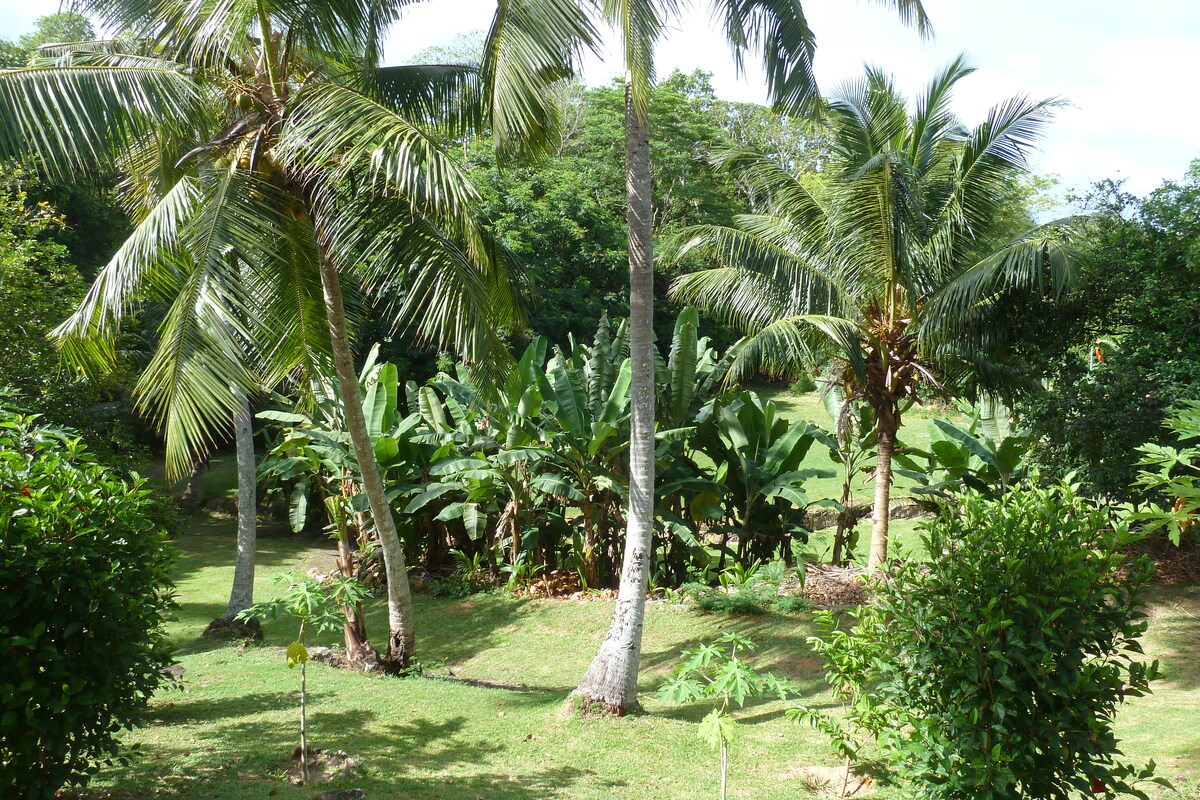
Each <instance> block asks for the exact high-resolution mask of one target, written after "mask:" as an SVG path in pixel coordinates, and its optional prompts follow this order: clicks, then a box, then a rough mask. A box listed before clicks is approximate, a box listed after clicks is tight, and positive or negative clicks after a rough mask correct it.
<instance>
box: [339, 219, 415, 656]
mask: <svg viewBox="0 0 1200 800" xmlns="http://www.w3.org/2000/svg"><path fill="white" fill-rule="evenodd" d="M318 238H319V234H318ZM317 249H318V258H319V260H320V268H321V288H322V290H323V292H324V294H325V313H326V315H327V316H328V317H329V339H330V345H331V348H332V350H333V363H334V367H335V370H336V372H337V378H338V384H339V385H340V386H341V390H342V407H343V408H344V410H345V414H346V428H347V430H348V432H349V434H350V440H351V442H352V444H353V446H354V457H355V459H356V460H357V461H358V470H359V474H360V475H361V476H362V486H363V491H364V492H366V495H367V501H368V503H369V504H370V507H371V518H372V520H373V521H374V523H375V532H376V534H377V535H378V536H379V546H380V550H381V551H382V553H383V568H384V572H385V574H386V575H387V590H388V646H387V663H388V665H389V667H390V668H392V669H404V668H406V667H407V666H408V665H409V663H410V662H411V660H412V657H413V649H414V646H415V644H416V637H415V634H414V631H413V604H412V592H411V590H410V589H409V585H408V570H407V569H406V568H405V565H404V547H403V545H401V543H400V536H399V535H398V534H397V533H396V523H395V521H394V520H393V519H392V510H391V508H390V507H389V505H388V501H387V496H386V495H385V494H384V490H383V479H382V478H381V476H380V474H379V462H378V461H376V460H375V449H374V448H373V447H372V446H371V437H370V434H369V433H368V432H367V422H366V418H365V417H364V416H363V410H362V400H361V398H359V396H358V376H357V375H356V374H355V372H354V359H353V357H352V356H351V354H350V338H349V336H348V334H347V332H346V311H345V305H344V303H343V300H342V286H341V280H340V277H339V275H338V270H337V265H336V264H335V263H334V257H333V254H332V253H330V252H329V249H328V247H327V246H326V244H325V243H324V242H321V241H318V245H317Z"/></svg>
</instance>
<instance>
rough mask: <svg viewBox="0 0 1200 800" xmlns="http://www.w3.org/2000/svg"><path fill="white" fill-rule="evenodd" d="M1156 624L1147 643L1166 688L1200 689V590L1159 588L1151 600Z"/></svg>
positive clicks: (1156, 588) (1149, 653)
mask: <svg viewBox="0 0 1200 800" xmlns="http://www.w3.org/2000/svg"><path fill="white" fill-rule="evenodd" d="M1147 606H1148V609H1147V610H1148V612H1149V613H1150V614H1151V616H1152V618H1153V620H1152V622H1151V623H1150V631H1149V633H1148V634H1147V635H1146V639H1147V640H1149V642H1150V643H1151V647H1148V648H1147V651H1148V653H1147V655H1148V657H1150V658H1158V659H1159V667H1160V669H1161V670H1162V675H1163V677H1162V681H1161V684H1159V685H1161V686H1162V687H1163V688H1166V687H1170V688H1171V689H1180V690H1183V691H1190V690H1194V689H1200V659H1197V658H1196V653H1197V652H1200V587H1196V586H1155V587H1153V588H1152V589H1151V590H1150V592H1149V594H1148V597H1147Z"/></svg>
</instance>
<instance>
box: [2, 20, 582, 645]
mask: <svg viewBox="0 0 1200 800" xmlns="http://www.w3.org/2000/svg"><path fill="white" fill-rule="evenodd" d="M406 5H407V3H406V2H404V1H403V0H390V1H389V0H322V1H321V2H316V1H315V0H314V1H313V2H305V1H304V0H300V1H297V0H230V2H222V3H207V2H201V3H159V2H145V0H79V2H77V3H76V6H77V10H79V11H82V12H87V13H90V14H92V15H93V16H95V17H96V18H97V20H98V21H99V22H100V23H101V27H102V28H103V29H105V30H110V31H119V32H120V36H119V38H117V39H115V40H112V41H106V42H96V43H86V44H79V45H67V46H54V47H50V48H46V49H44V50H43V52H42V53H41V57H40V58H38V59H35V61H34V63H33V66H31V67H29V68H25V69H16V70H9V71H3V72H0V157H17V158H21V159H24V160H26V161H28V162H30V163H32V164H34V165H35V166H37V167H38V168H39V169H42V170H44V171H46V172H49V173H51V174H55V175H58V176H67V175H71V174H73V173H77V172H88V171H91V170H94V169H96V168H97V167H110V166H111V165H114V164H115V165H116V166H118V167H119V168H120V169H121V170H123V172H124V173H125V174H126V175H127V176H128V177H127V179H126V181H125V183H124V186H123V189H124V194H125V198H126V201H127V204H128V207H129V208H130V210H131V213H132V216H133V217H134V221H135V223H136V228H135V230H134V232H133V233H132V234H131V236H130V237H129V239H128V240H127V241H126V242H125V243H124V244H123V245H122V246H121V248H120V249H119V250H118V252H117V253H116V255H115V256H114V257H113V259H112V261H111V262H110V263H109V264H108V265H107V266H106V267H105V268H104V270H102V272H101V273H100V275H99V276H98V277H97V279H96V282H95V284H94V285H93V286H92V289H91V291H90V292H89V294H88V295H87V297H86V298H85V300H84V302H83V303H82V305H81V306H80V308H79V310H78V311H77V312H76V314H74V315H73V316H72V317H71V318H70V319H69V320H67V322H66V323H64V324H63V326H62V327H61V328H60V329H59V330H58V332H57V334H58V336H59V340H60V342H61V344H62V346H63V349H64V352H65V353H66V355H67V356H68V357H69V358H71V359H72V360H74V361H76V362H77V363H102V364H103V363H111V361H112V359H113V358H114V353H115V345H114V343H115V341H116V336H117V334H118V332H119V329H120V324H121V321H122V319H123V317H124V316H125V315H126V314H127V313H129V311H130V310H131V309H133V308H135V307H136V306H137V304H138V303H139V302H140V301H141V300H144V299H146V298H156V299H164V300H166V301H168V302H170V304H171V305H170V311H169V313H168V314H167V316H166V318H165V321H164V322H163V324H162V327H161V329H160V345H159V347H158V349H157V350H156V352H155V355H154V358H153V359H152V361H151V362H150V364H149V366H148V367H147V369H146V370H145V372H144V373H143V375H142V377H141V379H140V381H139V384H138V390H139V393H140V396H141V401H140V402H141V405H142V407H143V408H144V409H145V410H146V411H147V412H149V414H150V415H151V416H152V417H153V418H154V419H155V420H156V422H157V423H158V424H159V425H160V426H161V427H162V429H163V430H164V432H165V435H166V439H167V455H168V468H169V473H171V474H173V475H178V474H180V473H182V472H183V471H184V470H185V469H186V468H187V466H188V465H189V464H190V463H191V456H192V455H193V454H194V453H196V452H199V451H202V450H203V449H204V448H205V447H206V446H207V445H208V443H210V442H211V441H213V440H214V439H215V438H217V437H218V436H222V435H223V434H224V433H225V432H226V431H227V430H228V427H229V425H230V423H231V420H232V419H233V418H234V416H235V414H236V413H237V406H238V390H240V391H241V392H245V393H246V394H248V395H251V396H252V395H253V394H254V393H255V392H256V391H257V387H258V386H260V385H265V386H274V385H276V384H278V383H279V382H281V381H283V380H285V379H287V378H289V377H294V376H296V375H298V374H308V375H316V374H320V373H322V372H323V371H326V370H327V368H328V365H329V364H330V363H332V365H333V371H334V372H335V374H336V376H337V380H338V383H339V384H340V385H341V386H342V387H344V390H343V392H342V400H343V403H344V407H345V418H346V423H347V428H348V429H349V433H350V435H351V439H352V441H353V445H354V452H355V455H356V458H357V461H358V467H359V470H360V475H361V482H362V486H363V490H364V493H365V494H366V495H367V498H368V500H369V505H370V509H371V516H372V520H373V522H374V525H375V528H376V533H377V535H378V537H379V540H380V544H381V549H382V552H383V557H384V563H385V570H386V573H387V578H388V622H389V641H388V650H387V652H388V660H389V661H390V662H391V663H392V664H394V665H395V666H397V667H402V666H404V665H405V664H407V662H408V661H409V659H410V658H411V656H412V650H413V642H414V637H413V625H412V603H411V597H410V595H409V589H408V579H407V573H406V570H405V565H404V554H403V549H402V548H401V545H400V540H399V537H398V536H397V534H396V528H395V524H394V521H393V519H392V515H391V510H390V508H389V507H388V502H387V499H386V496H385V495H384V489H383V484H382V481H381V480H380V475H379V469H378V464H377V461H376V458H375V454H374V451H373V450H372V446H371V442H370V438H369V436H368V434H367V431H366V427H365V423H364V418H363V413H362V407H361V402H360V400H359V397H358V394H357V392H356V391H355V389H354V387H355V386H356V382H355V371H354V363H353V358H352V353H351V346H350V323H349V321H348V319H347V314H348V312H347V303H346V302H345V292H346V288H344V286H343V284H345V286H346V287H349V288H350V289H352V290H354V291H355V292H356V293H357V294H358V295H361V297H363V298H364V299H366V300H380V301H387V302H388V303H390V304H389V305H388V306H387V307H386V308H387V311H388V312H389V313H390V314H391V315H392V317H393V319H394V322H395V324H396V325H398V326H412V327H413V328H415V330H416V331H418V332H419V333H420V334H422V335H424V336H426V337H428V338H429V339H432V340H434V341H436V342H443V343H452V344H454V345H455V346H457V347H458V349H459V350H460V351H461V352H462V353H463V355H464V357H465V358H466V359H467V360H468V361H470V362H472V363H474V364H477V365H479V367H480V369H481V370H485V371H486V370H488V369H489V368H490V369H493V370H494V369H495V364H496V361H495V356H496V355H497V354H498V353H500V352H501V350H502V348H501V347H500V342H499V340H498V338H497V336H496V333H495V329H496V324H497V322H498V321H499V320H501V319H503V318H505V317H507V316H512V315H513V314H515V313H516V311H517V303H516V299H515V297H514V295H513V294H512V292H511V291H510V289H509V278H510V274H509V266H508V264H507V262H506V260H505V259H504V258H503V255H502V253H500V252H499V250H498V249H497V248H496V247H494V246H493V245H492V243H491V242H490V241H489V240H488V238H487V236H486V234H485V232H484V231H483V230H482V229H481V228H480V227H479V225H478V224H477V223H476V221H475V220H474V218H473V217H472V214H471V210H472V209H471V206H472V203H473V202H474V200H475V193H474V190H473V188H472V187H471V185H470V183H469V182H468V180H467V179H466V177H465V175H464V173H463V172H462V171H461V170H460V169H459V168H458V167H457V166H456V165H455V164H454V163H453V161H452V160H451V159H450V158H448V157H447V155H446V154H445V153H444V152H443V150H442V148H441V146H440V145H439V142H440V141H442V140H444V138H445V137H447V136H449V137H453V136H456V135H459V134H460V133H462V132H464V131H467V130H471V129H478V128H482V127H484V126H486V127H488V128H490V129H491V131H492V133H493V134H494V135H495V136H496V137H497V138H498V140H499V143H500V145H501V148H502V150H503V152H506V153H515V152H527V151H530V150H537V149H539V148H541V147H545V146H546V145H547V144H548V143H549V142H551V141H552V140H553V133H554V129H553V124H552V115H551V114H550V113H549V112H550V108H551V106H550V101H549V100H547V99H545V98H546V97H547V92H546V90H547V89H548V88H549V86H550V85H551V84H553V83H554V82H556V81H557V80H558V79H559V78H561V77H562V76H563V75H564V70H565V68H566V66H567V65H569V64H570V63H571V60H572V57H573V56H574V55H575V49H576V48H577V47H578V46H579V43H580V42H586V41H588V40H589V38H590V36H591V30H590V27H589V25H588V23H587V21H586V19H585V18H584V17H583V15H582V13H581V12H580V10H579V9H578V8H577V7H576V6H575V5H574V4H573V3H571V2H567V0H504V2H503V3H501V4H500V6H499V9H498V11H497V14H496V16H495V18H494V20H493V24H492V28H491V30H490V32H489V36H488V40H487V56H488V57H487V59H486V61H485V63H484V65H483V66H482V67H459V66H417V67H405V66H401V67H380V66H379V49H380V42H381V37H382V35H383V32H384V30H385V29H386V28H387V27H388V26H389V25H391V24H392V23H393V22H395V21H396V20H397V19H399V17H400V14H401V11H402V10H403V8H404V7H405V6H406ZM354 308H355V306H354V305H352V306H351V308H350V312H351V313H353V310H354ZM297 383H298V385H301V386H303V385H304V382H303V381H298V382H297ZM231 389H233V390H232V391H231Z"/></svg>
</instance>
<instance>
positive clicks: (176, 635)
mask: <svg viewBox="0 0 1200 800" xmlns="http://www.w3.org/2000/svg"><path fill="white" fill-rule="evenodd" d="M177 544H178V547H179V549H180V551H181V557H180V560H179V567H178V592H179V602H180V608H179V615H178V620H177V621H176V622H175V623H173V624H172V625H171V628H170V635H171V637H172V639H173V641H174V642H175V644H176V645H177V646H178V648H179V652H180V663H181V664H182V665H183V666H184V667H185V668H186V670H187V673H186V675H185V680H184V686H183V688H182V690H174V691H167V692H163V693H161V694H160V695H158V696H157V697H155V698H154V700H153V702H152V704H151V709H150V716H149V720H148V724H147V725H146V727H144V728H142V729H140V730H138V731H136V732H134V733H132V734H130V735H129V736H128V739H129V741H130V742H131V743H137V744H139V745H140V747H141V752H140V753H138V754H136V755H135V756H134V757H133V759H132V761H131V763H130V764H129V765H127V766H118V767H112V768H106V769H104V770H103V771H102V772H101V774H100V775H99V777H98V779H97V781H96V782H95V784H94V785H93V787H92V788H90V789H88V790H87V791H86V792H84V793H83V794H82V797H84V798H88V800H100V799H101V798H112V800H134V799H135V798H136V799H137V800H141V798H148V797H163V798H178V799H179V800H183V799H184V798H194V799H195V800H224V799H229V800H233V799H235V798H236V799H237V800H249V799H250V798H266V797H268V796H271V797H278V798H280V800H291V799H292V798H309V797H312V796H313V795H314V794H316V793H317V791H320V789H316V788H313V787H293V786H290V785H288V784H287V783H286V782H284V781H283V780H282V778H281V777H280V764H281V762H283V761H284V759H286V758H287V757H288V756H289V755H290V754H291V752H292V749H293V748H294V747H295V745H296V707H297V698H298V692H297V687H298V679H299V675H298V673H296V672H295V671H289V670H288V669H287V667H286V666H285V664H284V660H283V657H282V653H281V651H280V647H281V646H282V645H284V644H286V643H287V642H288V641H290V639H291V638H292V635H293V632H292V630H291V629H290V626H288V625H286V624H285V623H283V622H273V623H269V624H268V625H267V628H266V630H267V641H266V643H265V644H264V645H263V646H256V647H249V648H245V649H243V648H240V647H231V646H216V645H214V644H212V643H210V642H203V641H197V639H196V637H197V635H198V634H199V633H200V631H202V630H203V628H204V626H205V625H206V624H207V623H208V621H209V620H210V619H212V618H213V617H214V616H216V615H217V614H219V613H220V612H221V611H222V610H223V609H224V606H225V601H226V599H227V593H228V588H229V581H230V577H231V574H232V567H231V563H232V558H233V549H234V548H233V544H234V538H233V530H232V523H231V522H230V521H213V520H211V519H204V518H201V520H200V521H199V522H198V523H197V524H196V525H195V527H194V528H193V529H192V530H191V531H190V532H189V533H187V534H185V535H181V536H180V537H179V538H178V540H177ZM329 558H330V548H329V547H328V543H327V542H326V541H322V540H316V539H300V538H296V537H292V536H278V537H264V538H263V539H262V540H261V541H260V546H259V560H258V565H259V569H258V573H257V581H256V591H257V592H258V597H259V599H263V598H266V597H268V596H270V594H271V593H272V592H274V591H275V585H274V584H273V582H272V575H273V574H277V573H282V572H287V571H290V570H296V569H301V570H302V569H305V568H307V567H308V566H310V565H314V564H328V559H329ZM1149 610H1150V613H1151V617H1152V621H1151V628H1150V633H1149V635H1148V636H1147V650H1148V653H1149V655H1150V657H1153V658H1160V659H1162V661H1163V664H1164V672H1165V674H1166V678H1165V679H1164V680H1163V681H1162V683H1161V684H1160V686H1159V689H1158V692H1157V693H1156V694H1155V695H1154V696H1152V697H1149V698H1143V699H1138V700H1135V701H1133V702H1132V703H1131V705H1130V707H1129V708H1128V709H1127V710H1126V711H1125V712H1124V713H1123V716H1122V718H1121V722H1120V726H1119V729H1120V733H1121V735H1122V736H1123V737H1125V738H1126V740H1127V748H1126V750H1127V753H1128V755H1129V756H1130V757H1131V758H1133V759H1141V760H1145V759H1147V758H1150V757H1153V758H1155V759H1156V760H1157V761H1158V762H1159V763H1160V764H1161V765H1162V772H1163V773H1164V774H1166V775H1168V776H1171V777H1179V778H1181V779H1183V780H1185V781H1187V782H1188V785H1190V786H1192V787H1195V786H1196V782H1197V780H1200V724H1197V722H1196V718H1195V709H1196V708H1197V707H1200V669H1198V668H1197V665H1196V664H1197V662H1196V660H1195V652H1196V650H1197V646H1198V645H1200V619H1198V617H1200V589H1197V588H1186V589H1179V588H1163V589H1159V590H1156V591H1155V594H1154V597H1153V603H1152V605H1151V607H1150V609H1149ZM611 613H612V605H611V603H609V602H564V601H520V600H513V599H511V598H505V597H502V596H494V595H479V596H476V597H472V598H469V599H466V600H459V601H451V600H445V599H435V598H428V597H422V598H419V599H418V602H417V626H418V628H417V630H418V648H419V654H420V657H421V659H422V660H423V661H424V662H425V664H426V666H427V667H428V668H429V674H431V675H433V676H437V677H426V678H410V679H403V680H399V679H393V678H380V677H367V676H361V675H356V674H351V673H347V672H343V671H338V670H334V669H331V668H329V667H326V666H324V665H320V664H314V665H313V666H312V667H311V668H310V671H309V688H310V692H311V694H310V725H311V734H310V735H311V741H312V743H313V745H314V746H317V747H324V748H328V749H339V748H340V749H344V750H346V751H348V752H350V753H351V754H353V755H355V756H356V757H358V758H359V759H360V761H361V763H362V765H363V769H362V773H361V775H359V776H355V777H352V778H351V779H349V780H348V781H340V782H338V783H335V784H333V786H342V787H361V788H362V789H364V790H365V791H366V794H367V797H368V798H371V800H382V799H384V798H405V799H406V800H434V799H435V798H437V799H439V800H477V798H487V800H526V799H528V800H534V799H535V798H537V799H539V800H540V799H542V798H560V799H561V800H585V799H587V800H601V798H622V800H643V799H644V800H661V799H662V798H671V800H690V799H691V798H696V799H697V800H699V798H705V799H706V800H707V799H708V798H712V797H713V796H715V793H716V771H715V765H714V758H713V754H712V753H711V752H710V751H708V750H707V749H706V748H705V747H704V746H703V745H702V744H701V743H700V742H699V740H698V738H697V736H696V723H697V721H698V720H699V718H700V717H701V716H703V714H704V713H706V712H707V710H708V707H707V706H702V705H693V706H686V707H683V708H670V707H664V706H663V705H662V704H660V703H658V702H656V701H655V700H654V699H653V697H652V695H651V693H652V692H653V690H654V689H655V688H656V687H657V686H658V685H659V684H660V683H661V682H662V681H663V679H664V678H665V676H666V675H667V674H668V673H669V671H670V669H671V668H672V667H673V665H674V664H675V662H676V661H677V659H678V654H679V652H680V651H681V650H682V649H685V648H688V647H692V646H694V645H696V644H698V643H700V642H704V641H708V640H711V639H712V638H714V637H715V636H717V635H719V634H720V633H721V632H722V631H727V630H738V631H741V632H744V633H746V634H748V635H750V636H751V637H753V638H754V639H756V640H757V641H758V642H759V643H760V645H762V647H761V649H760V651H759V652H758V653H757V655H756V665H757V666H759V667H762V668H765V669H770V670H774V671H776V672H779V673H781V674H784V675H786V676H788V677H789V678H791V679H793V680H794V681H796V682H797V683H798V684H799V685H800V687H801V690H802V692H803V698H802V699H803V701H804V702H806V703H808V704H811V705H816V706H819V707H820V706H828V705H830V704H831V698H830V697H829V696H828V695H827V694H826V693H825V691H824V689H823V683H822V680H821V677H822V669H821V667H820V665H819V663H818V662H817V661H816V660H815V659H814V658H813V655H812V653H811V652H810V651H809V649H808V647H807V645H806V644H805V637H806V636H807V635H808V634H809V633H810V632H811V625H810V619H809V617H807V616H797V617H789V616H780V615H768V616H765V617H761V618H742V619H729V618H715V617H706V616H702V615H699V614H697V613H696V612H695V611H693V610H692V609H691V608H690V607H687V606H679V605H666V604H654V605H652V606H651V607H650V609H649V612H648V617H647V624H646V634H645V648H644V655H643V663H644V671H643V676H642V683H641V685H642V690H643V692H645V695H644V697H645V699H646V706H647V712H648V713H647V714H645V715H643V716H638V717H634V718H627V719H620V720H617V719H580V718H578V717H577V716H575V715H573V714H571V713H568V712H566V711H565V710H564V699H565V698H566V696H567V694H568V692H569V691H570V689H571V688H572V687H573V686H574V685H575V683H576V682H577V681H578V679H579V677H580V675H581V674H582V673H583V670H584V669H585V667H586V666H587V664H588V662H589V661H590V659H591V657H592V655H593V654H594V653H595V651H596V648H597V646H598V645H599V643H600V641H601V640H602V638H603V636H604V632H605V629H606V627H607V625H608V621H609V617H610V615H611ZM383 624H384V621H383V617H382V609H381V608H380V607H379V606H378V604H377V605H376V606H375V607H374V608H372V610H371V614H370V617H369V625H370V630H371V631H372V633H374V634H375V635H376V636H378V635H379V634H380V633H381V631H383V629H384V628H383ZM326 639H327V643H329V644H333V643H335V642H336V639H337V637H336V636H331V637H326ZM785 708H786V704H783V703H779V702H777V701H775V702H762V703H756V704H752V705H748V706H747V707H746V708H745V709H743V710H741V711H740V712H738V716H739V718H740V719H741V721H742V722H743V723H745V725H744V727H743V728H742V729H741V735H740V737H739V739H738V740H737V742H736V744H735V746H734V749H733V754H732V778H731V785H730V794H731V797H734V798H755V799H756V800H783V798H789V799H790V798H797V797H809V796H811V793H810V792H809V790H808V789H806V787H805V786H804V784H803V783H802V782H801V781H800V780H799V779H798V778H797V770H798V768H799V767H801V766H803V765H805V764H826V765H833V764H835V763H836V759H834V758H833V757H832V756H831V755H830V754H829V752H828V750H827V749H826V748H825V746H824V745H823V743H822V742H821V740H820V739H819V738H818V737H817V735H816V734H815V733H813V732H812V731H810V730H808V729H805V728H801V727H799V726H797V725H795V724H793V723H791V722H790V721H788V720H786V719H784V718H783V711H784V710H785ZM323 788H324V787H323ZM1193 791H1194V790H1193ZM883 794H884V795H885V796H888V795H894V794H896V791H895V789H894V788H886V787H885V789H884V792H883Z"/></svg>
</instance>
